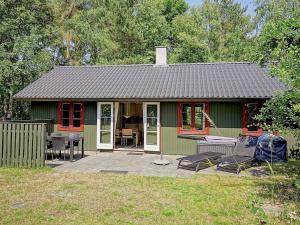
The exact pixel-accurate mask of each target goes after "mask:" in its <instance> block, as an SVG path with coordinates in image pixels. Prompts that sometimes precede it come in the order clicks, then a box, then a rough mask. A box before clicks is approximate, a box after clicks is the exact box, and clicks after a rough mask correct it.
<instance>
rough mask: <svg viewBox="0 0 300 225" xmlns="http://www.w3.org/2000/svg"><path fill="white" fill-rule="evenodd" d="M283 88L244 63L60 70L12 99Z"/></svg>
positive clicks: (235, 94)
mask: <svg viewBox="0 0 300 225" xmlns="http://www.w3.org/2000/svg"><path fill="white" fill-rule="evenodd" d="M284 89H285V86H284V85H283V84H282V83H281V82H279V81H278V80H277V79H275V78H272V77H270V76H268V69H267V68H266V67H259V66H257V65H255V64H249V63H203V64H173V65H168V66H154V65H124V66H122V65H118V66H78V67H75V66H74V67H72V66H66V67H55V68H54V69H53V70H51V71H50V72H48V73H47V74H45V75H44V76H42V77H41V78H40V79H38V80H36V81H35V82H33V83H32V84H31V85H29V86H27V87H26V88H24V89H23V90H22V91H20V92H19V93H17V94H16V95H15V96H14V98H16V99H126V98H136V99H180V98H191V99H208V98H214V99H236V98H237V99H240V98H270V97H272V96H274V95H275V94H276V93H277V92H278V91H282V90H284Z"/></svg>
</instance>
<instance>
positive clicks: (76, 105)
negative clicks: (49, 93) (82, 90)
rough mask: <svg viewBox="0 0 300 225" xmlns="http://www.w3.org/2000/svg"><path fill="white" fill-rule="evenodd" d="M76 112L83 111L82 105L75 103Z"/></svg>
mask: <svg viewBox="0 0 300 225" xmlns="http://www.w3.org/2000/svg"><path fill="white" fill-rule="evenodd" d="M74 111H81V104H80V103H74Z"/></svg>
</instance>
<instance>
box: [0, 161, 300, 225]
mask: <svg viewBox="0 0 300 225" xmlns="http://www.w3.org/2000/svg"><path fill="white" fill-rule="evenodd" d="M287 168H289V170H287ZM293 170H294V171H293ZM295 170H296V171H295ZM297 170H298V172H299V171H300V163H299V161H298V162H296V161H295V162H290V163H289V164H284V165H279V166H277V167H275V174H278V175H277V176H275V177H272V178H251V177H219V176H217V175H216V176H209V175H206V176H204V175H200V174H198V175H195V176H194V177H193V178H189V179H187V178H160V177H141V176H129V175H116V174H103V173H99V174H92V173H61V172H56V171H54V170H51V169H6V168H4V169H0V224H172V225H173V224H247V225H248V224H300V220H297V217H299V215H300V209H299V199H300V197H299V194H300V191H299V190H300V187H299V186H300V185H299V183H298V182H299V180H298V179H299V176H298V177H297V175H295V172H297ZM291 174H293V176H291ZM274 184H276V185H274ZM297 185H298V187H297ZM264 207H265V208H266V209H269V210H271V211H272V210H273V211H274V212H275V213H274V212H273V213H271V214H268V213H267V214H266V213H264V210H263V208H264ZM277 208H279V209H280V212H279V213H278V212H277V211H276V209H277ZM274 209H275V210H274ZM266 211H267V210H266ZM293 217H295V218H296V219H293Z"/></svg>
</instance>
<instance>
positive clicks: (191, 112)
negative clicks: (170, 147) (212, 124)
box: [177, 102, 209, 134]
mask: <svg viewBox="0 0 300 225" xmlns="http://www.w3.org/2000/svg"><path fill="white" fill-rule="evenodd" d="M208 107H209V106H208V103H188V102H187V103H185V102H182V103H178V106H177V116H178V122H177V133H178V134H208V133H209V122H208V120H207V119H206V117H205V114H208Z"/></svg>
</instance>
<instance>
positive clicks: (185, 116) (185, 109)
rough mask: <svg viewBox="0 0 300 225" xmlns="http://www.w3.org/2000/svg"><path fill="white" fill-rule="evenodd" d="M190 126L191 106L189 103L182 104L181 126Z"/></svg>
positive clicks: (186, 127) (185, 127)
mask: <svg viewBox="0 0 300 225" xmlns="http://www.w3.org/2000/svg"><path fill="white" fill-rule="evenodd" d="M191 127H192V106H191V104H182V128H183V129H191Z"/></svg>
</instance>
